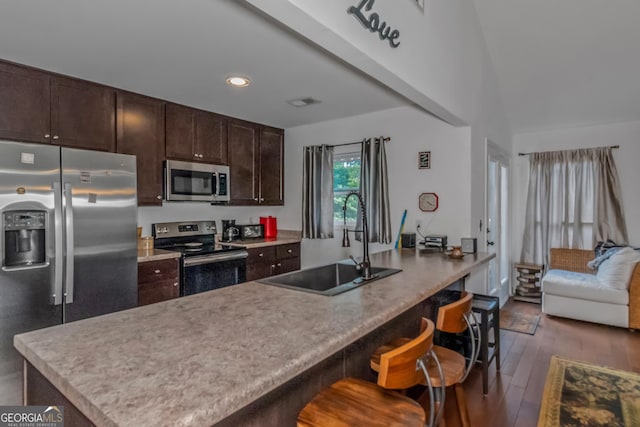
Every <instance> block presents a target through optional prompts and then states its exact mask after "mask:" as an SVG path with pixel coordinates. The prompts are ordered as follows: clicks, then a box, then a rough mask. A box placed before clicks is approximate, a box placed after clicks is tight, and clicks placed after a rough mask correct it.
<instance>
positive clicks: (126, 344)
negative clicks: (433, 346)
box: [14, 249, 493, 426]
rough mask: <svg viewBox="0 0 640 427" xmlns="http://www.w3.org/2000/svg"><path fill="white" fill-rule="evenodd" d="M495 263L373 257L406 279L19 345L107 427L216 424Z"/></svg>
mask: <svg viewBox="0 0 640 427" xmlns="http://www.w3.org/2000/svg"><path fill="white" fill-rule="evenodd" d="M492 257H493V255H490V254H486V253H480V254H477V255H467V256H465V257H464V259H462V260H452V259H449V258H448V257H447V256H446V255H443V254H439V253H438V254H425V253H421V252H420V251H415V250H410V249H403V250H400V251H387V252H382V253H377V254H373V255H372V256H371V258H372V263H373V264H374V265H376V266H387V267H395V268H402V269H403V271H402V272H401V273H398V274H395V275H392V276H389V277H386V278H384V279H381V280H378V281H375V282H372V283H369V284H367V285H364V286H361V287H359V288H356V289H354V290H351V291H349V292H346V293H343V294H340V295H336V296H333V297H326V296H322V295H315V294H310V293H307V292H300V291H295V290H288V289H283V288H280V287H275V286H268V285H264V284H260V283H256V282H248V283H244V284H240V285H237V286H231V287H227V288H223V289H219V290H216V291H211V292H205V293H201V294H196V295H192V296H188V297H184V298H178V299H174V300H170V301H166V302H162V303H158V304H151V305H147V306H143V307H138V308H135V309H131V310H126V311H122V312H119V313H112V314H108V315H105V316H100V317H94V318H91V319H86V320H82V321H78V322H72V323H68V324H65V325H60V326H55V327H52V328H48V329H43V330H39V331H34V332H30V333H26V334H22V335H17V336H16V337H15V339H14V344H15V346H16V348H17V349H18V351H19V352H20V353H21V354H22V355H23V356H24V357H25V358H26V359H27V360H28V361H29V362H30V363H31V364H33V365H34V366H35V367H36V368H37V369H38V370H39V371H40V372H41V373H42V374H43V375H44V376H45V377H46V378H47V379H48V380H49V381H50V382H51V383H52V384H53V385H54V386H56V387H57V388H58V389H59V390H60V391H61V392H62V393H63V394H65V396H66V397H67V398H68V399H69V400H70V401H71V402H72V403H73V404H74V405H75V406H76V407H77V408H78V409H80V410H81V411H82V412H83V413H84V414H85V415H86V416H87V417H88V418H89V419H90V420H92V421H93V422H94V423H96V424H97V425H100V426H116V425H117V426H130V425H136V426H157V425H171V426H202V425H212V424H214V423H216V422H217V421H220V420H222V419H223V418H225V417H227V416H228V415H230V414H232V413H234V412H236V411H237V410H239V409H241V408H243V407H244V406H246V405H248V404H249V403H250V402H252V401H254V400H256V399H258V398H259V397H261V396H263V395H264V394H266V393H268V392H269V391H271V390H273V389H275V388H276V387H278V386H279V385H281V384H283V383H285V382H287V381H289V380H291V379H292V378H294V377H296V376H297V375H299V374H300V373H302V372H304V371H306V370H307V369H309V368H311V367H312V366H314V365H316V364H318V363H319V362H320V361H322V360H323V359H325V358H326V357H328V356H329V355H331V354H333V353H335V352H337V351H339V350H341V349H343V348H345V347H346V346H347V345H349V344H350V343H352V342H354V341H356V340H357V339H359V338H361V337H363V336H365V335H366V334H368V333H369V332H371V331H373V330H375V329H377V328H378V327H380V326H381V325H382V324H384V323H385V322H387V321H389V320H391V319H393V318H394V317H396V316H398V315H399V314H401V313H403V312H405V311H406V310H408V309H409V308H411V307H413V306H414V305H415V304H417V303H419V302H420V301H423V300H424V299H426V298H427V297H429V296H431V295H433V294H435V293H436V292H437V291H438V290H440V289H442V288H444V287H446V286H448V285H449V284H451V283H453V282H454V281H456V280H457V279H459V278H461V277H463V276H465V275H466V274H468V273H469V272H471V271H472V270H473V269H475V268H477V267H478V266H479V265H480V264H483V263H486V262H487V261H488V260H489V259H491V258H492Z"/></svg>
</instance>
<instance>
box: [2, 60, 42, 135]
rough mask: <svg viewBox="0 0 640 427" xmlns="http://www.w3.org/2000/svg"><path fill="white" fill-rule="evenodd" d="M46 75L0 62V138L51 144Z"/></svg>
mask: <svg viewBox="0 0 640 427" xmlns="http://www.w3.org/2000/svg"><path fill="white" fill-rule="evenodd" d="M49 96H50V92H49V74H47V73H44V72H40V71H37V70H33V69H31V68H28V67H21V66H18V65H13V64H8V63H5V62H0V138H6V139H15V140H20V141H25V142H40V143H50V142H51V116H50V114H49Z"/></svg>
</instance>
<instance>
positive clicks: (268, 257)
mask: <svg viewBox="0 0 640 427" xmlns="http://www.w3.org/2000/svg"><path fill="white" fill-rule="evenodd" d="M247 252H248V253H249V256H248V257H247V264H253V263H273V262H274V261H275V260H276V249H275V247H273V246H264V247H261V248H253V249H248V250H247Z"/></svg>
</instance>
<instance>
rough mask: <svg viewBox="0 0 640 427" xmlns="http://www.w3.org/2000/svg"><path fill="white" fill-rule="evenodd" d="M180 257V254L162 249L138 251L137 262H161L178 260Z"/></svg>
mask: <svg viewBox="0 0 640 427" xmlns="http://www.w3.org/2000/svg"><path fill="white" fill-rule="evenodd" d="M181 256H182V254H181V253H180V252H176V251H166V250H164V249H155V248H152V249H138V262H149V261H161V260H165V259H174V258H180V257H181Z"/></svg>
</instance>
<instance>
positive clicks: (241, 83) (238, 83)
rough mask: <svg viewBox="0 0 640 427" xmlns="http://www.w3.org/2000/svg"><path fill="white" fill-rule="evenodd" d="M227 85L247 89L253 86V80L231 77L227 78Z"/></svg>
mask: <svg viewBox="0 0 640 427" xmlns="http://www.w3.org/2000/svg"><path fill="white" fill-rule="evenodd" d="M227 84H228V85H229V86H233V87H247V86H249V85H250V84H251V80H249V79H248V78H246V77H242V76H231V77H228V78H227Z"/></svg>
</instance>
